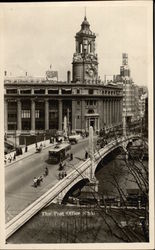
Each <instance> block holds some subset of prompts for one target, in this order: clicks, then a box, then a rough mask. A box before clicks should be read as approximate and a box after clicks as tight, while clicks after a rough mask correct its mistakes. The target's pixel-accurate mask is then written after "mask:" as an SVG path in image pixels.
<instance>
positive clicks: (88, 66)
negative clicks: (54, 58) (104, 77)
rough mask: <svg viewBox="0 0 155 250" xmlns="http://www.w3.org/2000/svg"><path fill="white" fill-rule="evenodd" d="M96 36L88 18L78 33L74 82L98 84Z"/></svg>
mask: <svg viewBox="0 0 155 250" xmlns="http://www.w3.org/2000/svg"><path fill="white" fill-rule="evenodd" d="M95 38H96V35H95V33H93V32H92V31H91V30H90V24H89V22H88V21H87V18H86V16H85V17H84V21H83V22H82V24H81V30H80V31H79V32H77V33H76V36H75V42H76V52H75V53H74V55H73V62H72V64H73V82H80V83H83V84H97V83H98V58H97V54H96V53H95Z"/></svg>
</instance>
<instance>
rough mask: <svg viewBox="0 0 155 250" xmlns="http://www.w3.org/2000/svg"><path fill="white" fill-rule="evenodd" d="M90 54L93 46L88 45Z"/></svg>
mask: <svg viewBox="0 0 155 250" xmlns="http://www.w3.org/2000/svg"><path fill="white" fill-rule="evenodd" d="M88 53H91V44H90V43H89V45H88Z"/></svg>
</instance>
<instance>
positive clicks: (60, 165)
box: [59, 162, 63, 171]
mask: <svg viewBox="0 0 155 250" xmlns="http://www.w3.org/2000/svg"><path fill="white" fill-rule="evenodd" d="M61 170H63V166H62V162H60V164H59V171H61Z"/></svg>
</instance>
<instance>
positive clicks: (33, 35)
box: [0, 2, 151, 85]
mask: <svg viewBox="0 0 155 250" xmlns="http://www.w3.org/2000/svg"><path fill="white" fill-rule="evenodd" d="M140 3H141V2H139V3H138V6H137V5H136V4H135V2H126V3H123V2H121V3H120V2H95V3H94V2H89V3H88V2H84V3H83V2H78V3H77V2H74V3H69V2H68V3H60V2H59V3H42V4H41V3H27V4H22V3H18V4H17V3H16V4H1V6H0V7H1V8H0V9H1V19H2V21H3V22H2V29H1V30H2V33H1V34H2V39H3V51H4V54H3V65H4V70H7V72H8V75H10V74H11V75H12V76H21V75H25V72H28V75H32V76H44V75H45V71H46V70H48V69H49V67H50V65H52V69H53V70H57V71H58V75H59V80H66V78H67V71H68V70H70V71H72V58H73V53H74V52H75V35H76V32H78V31H79V30H80V27H81V23H82V21H83V19H84V15H85V7H86V16H87V20H88V21H89V23H90V29H91V30H92V31H93V32H95V33H96V53H97V54H98V61H99V76H100V77H101V79H102V80H103V79H104V75H116V74H119V72H120V66H121V64H122V53H123V52H124V53H128V58H129V59H128V62H129V66H130V69H131V77H132V78H133V81H134V82H135V84H138V85H147V84H148V62H149V60H150V57H149V55H150V54H149V53H150V52H149V51H150V50H149V46H150V40H149V32H150V31H151V25H150V22H149V20H150V19H148V16H150V13H149V12H148V6H150V2H148V5H147V4H142V3H141V4H140Z"/></svg>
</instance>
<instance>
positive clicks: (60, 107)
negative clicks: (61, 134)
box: [58, 100, 62, 131]
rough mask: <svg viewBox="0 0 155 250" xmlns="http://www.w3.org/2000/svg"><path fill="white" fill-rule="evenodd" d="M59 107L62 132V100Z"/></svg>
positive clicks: (60, 129)
mask: <svg viewBox="0 0 155 250" xmlns="http://www.w3.org/2000/svg"><path fill="white" fill-rule="evenodd" d="M58 103H59V104H58V105H59V131H62V100H59V101H58Z"/></svg>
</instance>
